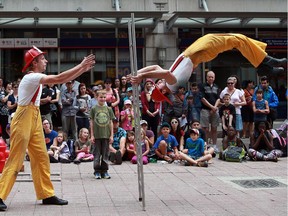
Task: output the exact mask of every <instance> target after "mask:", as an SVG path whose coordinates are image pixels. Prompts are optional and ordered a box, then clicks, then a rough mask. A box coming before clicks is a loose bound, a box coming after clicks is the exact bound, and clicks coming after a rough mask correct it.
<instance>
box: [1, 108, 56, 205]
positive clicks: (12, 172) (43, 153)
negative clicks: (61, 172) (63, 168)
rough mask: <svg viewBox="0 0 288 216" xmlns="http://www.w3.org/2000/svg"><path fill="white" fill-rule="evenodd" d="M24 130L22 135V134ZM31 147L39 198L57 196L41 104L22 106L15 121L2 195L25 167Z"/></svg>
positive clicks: (2, 179) (31, 158)
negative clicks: (51, 176) (26, 156)
mask: <svg viewBox="0 0 288 216" xmlns="http://www.w3.org/2000/svg"><path fill="white" fill-rule="evenodd" d="M20 134H21V136H19V135H20ZM26 149H28V152H29V156H30V163H31V171H32V177H33V182H34V186H35V191H36V196H37V199H45V198H47V197H51V196H54V189H53V185H52V183H51V181H50V162H49V157H48V154H47V149H46V145H45V142H44V134H43V127H42V121H41V115H40V111H39V107H37V106H35V105H33V104H31V105H26V106H18V108H17V112H16V113H15V115H14V117H13V120H12V124H11V148H10V153H11V154H10V155H9V158H8V161H7V163H6V165H5V169H4V171H3V173H2V176H3V177H2V178H1V181H0V188H1V190H0V197H1V198H2V199H4V200H5V199H6V198H7V196H8V194H9V193H10V191H11V189H12V187H13V185H14V183H15V180H16V178H17V174H18V172H19V170H20V169H21V167H22V165H23V161H24V157H25V152H26Z"/></svg>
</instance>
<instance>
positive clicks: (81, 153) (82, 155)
mask: <svg viewBox="0 0 288 216" xmlns="http://www.w3.org/2000/svg"><path fill="white" fill-rule="evenodd" d="M74 146H75V153H76V158H75V160H74V161H73V162H74V163H75V164H80V163H81V162H88V161H93V160H94V156H93V154H91V153H90V150H91V142H90V140H89V130H88V129H87V128H81V129H80V131H79V138H78V139H77V140H76V141H75V143H74Z"/></svg>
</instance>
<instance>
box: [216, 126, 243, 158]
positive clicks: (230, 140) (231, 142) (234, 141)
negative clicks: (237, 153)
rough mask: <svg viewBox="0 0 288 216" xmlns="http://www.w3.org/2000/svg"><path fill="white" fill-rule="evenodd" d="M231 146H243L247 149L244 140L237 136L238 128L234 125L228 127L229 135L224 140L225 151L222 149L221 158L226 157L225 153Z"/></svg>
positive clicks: (223, 147)
mask: <svg viewBox="0 0 288 216" xmlns="http://www.w3.org/2000/svg"><path fill="white" fill-rule="evenodd" d="M229 146H237V147H243V148H244V149H246V148H245V146H244V143H243V142H242V140H241V139H240V138H239V137H237V131H236V129H235V128H234V127H232V126H230V127H228V130H227V136H225V137H224V138H223V140H222V150H223V151H220V153H219V159H224V158H223V155H225V153H226V152H227V150H228V147H229Z"/></svg>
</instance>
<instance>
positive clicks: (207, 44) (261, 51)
mask: <svg viewBox="0 0 288 216" xmlns="http://www.w3.org/2000/svg"><path fill="white" fill-rule="evenodd" d="M266 46H267V44H266V43H263V42H261V41H257V40H254V39H252V38H249V37H247V36H245V35H242V34H207V35H204V36H203V37H201V38H199V39H198V40H196V41H195V42H194V43H193V44H191V45H190V46H189V47H188V48H187V49H186V50H185V51H184V52H183V54H184V56H185V57H189V58H190V59H191V61H192V62H193V64H194V67H197V66H198V64H200V63H202V62H208V61H211V60H212V59H214V58H216V57H217V55H218V54H219V53H222V52H224V51H227V50H232V49H233V48H235V49H237V50H239V51H240V52H241V54H242V55H243V56H244V57H245V58H246V59H248V60H249V61H250V63H251V64H252V65H253V66H254V67H258V66H259V64H260V63H261V62H262V61H263V59H264V58H265V57H266V55H267V53H266V52H265V49H266Z"/></svg>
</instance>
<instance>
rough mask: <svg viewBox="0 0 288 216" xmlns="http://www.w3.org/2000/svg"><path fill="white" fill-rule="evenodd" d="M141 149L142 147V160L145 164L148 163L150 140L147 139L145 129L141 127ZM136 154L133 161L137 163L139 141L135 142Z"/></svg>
mask: <svg viewBox="0 0 288 216" xmlns="http://www.w3.org/2000/svg"><path fill="white" fill-rule="evenodd" d="M140 144H141V149H142V161H143V164H147V163H148V157H147V155H148V153H149V151H150V147H149V143H148V140H147V139H146V133H145V131H144V130H143V129H142V128H141V143H140ZM134 147H135V148H134V149H135V150H134V156H133V157H132V160H131V163H133V164H136V163H137V153H136V148H137V142H135V145H134Z"/></svg>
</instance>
